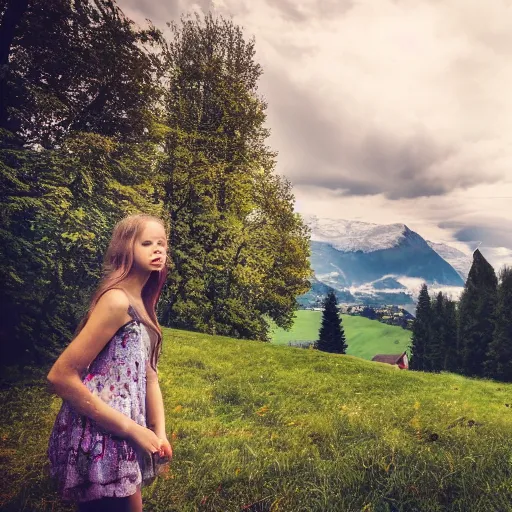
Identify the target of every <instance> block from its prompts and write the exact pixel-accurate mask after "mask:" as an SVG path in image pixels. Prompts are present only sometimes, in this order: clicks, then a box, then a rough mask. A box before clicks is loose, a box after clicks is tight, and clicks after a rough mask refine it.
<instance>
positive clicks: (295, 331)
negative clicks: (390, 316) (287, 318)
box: [272, 309, 411, 360]
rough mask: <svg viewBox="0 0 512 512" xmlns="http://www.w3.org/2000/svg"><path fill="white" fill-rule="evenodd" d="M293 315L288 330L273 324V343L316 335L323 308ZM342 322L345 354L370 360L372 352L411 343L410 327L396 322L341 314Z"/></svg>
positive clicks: (399, 348)
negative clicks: (345, 341)
mask: <svg viewBox="0 0 512 512" xmlns="http://www.w3.org/2000/svg"><path fill="white" fill-rule="evenodd" d="M295 315H296V320H295V323H294V325H293V327H292V329H291V330H290V331H285V330H284V329H280V328H279V327H277V326H275V324H273V328H272V342H273V343H277V344H285V345H287V344H288V342H289V341H297V340H300V341H306V340H311V341H312V340H316V339H318V330H319V329H320V324H321V321H322V312H321V311H309V310H304V309H300V310H298V311H297V312H296V313H295ZM342 322H343V327H344V329H345V336H346V338H347V344H348V349H347V354H350V355H352V356H356V357H362V358H363V359H369V360H371V358H372V357H373V356H374V355H375V354H399V353H402V352H403V351H404V350H408V348H409V345H410V343H411V331H406V330H404V329H402V328H401V327H397V326H396V325H387V324H383V323H381V322H378V321H376V320H368V319H367V318H363V317H360V316H350V315H342Z"/></svg>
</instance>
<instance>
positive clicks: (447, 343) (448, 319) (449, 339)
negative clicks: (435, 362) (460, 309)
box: [443, 298, 458, 372]
mask: <svg viewBox="0 0 512 512" xmlns="http://www.w3.org/2000/svg"><path fill="white" fill-rule="evenodd" d="M444 336H445V337H444V341H443V350H444V360H443V368H444V369H445V370H446V371H448V372H456V371H457V370H458V368H457V309H456V305H455V302H454V301H453V300H451V299H448V298H446V300H445V303H444Z"/></svg>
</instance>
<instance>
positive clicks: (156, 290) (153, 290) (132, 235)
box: [75, 214, 169, 370]
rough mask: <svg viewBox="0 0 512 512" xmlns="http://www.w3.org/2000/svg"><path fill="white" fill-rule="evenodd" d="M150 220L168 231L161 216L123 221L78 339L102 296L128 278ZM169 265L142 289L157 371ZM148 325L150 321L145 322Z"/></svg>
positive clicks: (108, 253)
mask: <svg viewBox="0 0 512 512" xmlns="http://www.w3.org/2000/svg"><path fill="white" fill-rule="evenodd" d="M148 221H155V222H158V223H159V224H161V225H162V226H163V228H164V229H165V230H166V232H167V229H166V227H165V224H164V222H163V221H162V219H160V218H158V217H154V216H153V215H146V214H135V215H129V216H127V217H125V218H124V219H122V220H120V221H119V222H118V223H117V224H116V225H115V226H114V230H113V233H112V239H111V240H110V244H109V246H108V249H107V252H106V253H105V258H104V260H103V277H102V279H101V281H100V283H99V285H98V287H97V288H96V291H95V292H94V293H93V295H92V298H91V302H90V304H89V309H88V311H87V313H86V315H85V316H84V317H83V318H82V320H81V321H80V323H79V325H78V327H77V329H76V332H75V336H76V335H77V334H78V333H79V332H80V331H81V330H82V328H83V327H84V325H85V324H86V323H87V320H88V319H89V316H90V315H91V312H92V310H93V309H94V307H95V306H96V304H97V303H98V300H99V299H100V297H101V296H102V295H103V294H104V293H105V292H107V291H108V290H111V289H113V288H118V285H119V284H120V283H121V282H122V281H123V280H124V279H125V278H126V277H127V276H128V274H129V272H130V270H131V268H132V265H133V248H134V245H135V239H136V238H137V237H138V236H139V234H140V233H141V232H142V230H143V229H144V226H145V224H146V223H147V222H148ZM168 260H169V259H168V258H166V265H165V266H164V267H163V268H162V269H161V270H160V271H158V270H153V271H152V272H151V274H150V276H149V278H148V280H147V282H146V284H145V285H144V287H143V288H142V292H141V296H142V302H143V304H144V308H145V309H146V313H147V314H148V316H149V318H150V319H151V321H152V322H153V325H148V327H150V328H151V329H152V330H154V331H155V332H156V334H157V342H156V343H155V344H154V346H153V348H152V350H151V366H152V367H153V369H154V370H156V364H157V362H158V357H159V355H160V351H161V347H162V329H161V328H160V324H159V323H158V319H157V317H156V311H155V308H156V304H157V302H158V299H159V298H160V294H161V292H162V288H163V286H164V284H165V281H166V279H167V261H168ZM144 324H146V322H144Z"/></svg>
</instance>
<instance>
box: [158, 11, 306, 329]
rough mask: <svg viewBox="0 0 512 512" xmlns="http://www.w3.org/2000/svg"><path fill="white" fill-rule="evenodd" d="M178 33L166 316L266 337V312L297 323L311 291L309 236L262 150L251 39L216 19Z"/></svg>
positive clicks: (186, 25)
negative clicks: (298, 298) (302, 299)
mask: <svg viewBox="0 0 512 512" xmlns="http://www.w3.org/2000/svg"><path fill="white" fill-rule="evenodd" d="M171 29H172V32H173V35H174V38H173V40H172V41H171V42H169V43H168V45H167V46H166V49H165V66H166V70H167V72H168V89H167V91H166V96H165V99H166V103H165V105H166V122H167V127H168V131H167V135H166V140H165V161H164V163H163V166H162V170H163V174H164V189H165V197H164V202H165V205H166V208H168V211H169V213H170V220H171V248H172V251H171V257H172V260H173V264H174V268H175V272H173V273H172V274H171V276H170V280H169V286H168V289H167V292H166V294H165V298H164V300H163V301H162V305H161V312H162V321H163V322H164V324H165V325H172V326H176V327H184V328H192V329H197V330H201V331H206V332H209V333H212V334H214V333H217V334H224V335H229V336H235V337H243V338H252V339H255V338H259V339H267V338H268V323H267V322H266V321H265V318H264V315H268V317H270V318H272V319H273V320H274V321H275V322H276V323H277V324H278V325H279V326H281V327H289V326H291V324H292V322H293V313H294V311H295V309H296V307H297V302H296V296H298V295H300V294H302V293H304V292H306V291H307V290H308V289H309V286H310V284H309V282H308V281H307V278H308V276H309V275H310V268H309V262H308V260H307V258H308V256H309V243H308V241H309V237H308V228H307V227H306V226H305V225H304V223H303V222H302V220H301V218H300V217H299V216H298V215H297V214H295V213H294V211H293V201H294V198H293V195H292V193H291V185H290V183H289V182H288V181H287V180H286V179H284V178H282V177H281V176H279V175H276V174H275V173H274V166H275V156H276V155H275V153H274V152H272V151H271V150H270V149H269V148H268V147H267V146H266V145H265V139H266V138H267V137H268V135H269V131H268V129H267V128H265V127H264V122H265V109H266V104H265V103H264V102H263V101H262V100H261V99H260V98H258V96H257V94H256V89H257V80H258V78H259V77H260V75H261V73H262V70H261V67H260V66H259V65H258V64H256V63H255V62H254V52H255V49H254V41H253V40H251V41H249V42H245V41H244V39H243V34H242V32H241V30H240V28H239V27H237V26H236V25H234V24H233V23H232V22H230V21H226V20H222V19H214V18H213V17H212V16H211V15H207V16H206V17H205V18H204V20H201V19H200V18H199V16H196V17H195V18H187V19H183V20H182V25H181V27H179V26H177V25H176V24H172V25H171Z"/></svg>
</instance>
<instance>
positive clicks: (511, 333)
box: [485, 267, 512, 382]
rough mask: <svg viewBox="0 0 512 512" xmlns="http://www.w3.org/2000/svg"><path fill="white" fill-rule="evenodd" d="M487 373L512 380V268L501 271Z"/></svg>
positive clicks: (506, 380)
mask: <svg viewBox="0 0 512 512" xmlns="http://www.w3.org/2000/svg"><path fill="white" fill-rule="evenodd" d="M485 375H486V376H487V377H491V378H493V379H498V380H501V381H505V382H512V268H511V267H504V268H503V269H502V270H501V272H500V283H499V286H498V297H497V303H496V311H495V324H494V333H493V340H492V342H491V343H490V344H489V350H488V352H487V360H486V363H485Z"/></svg>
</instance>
